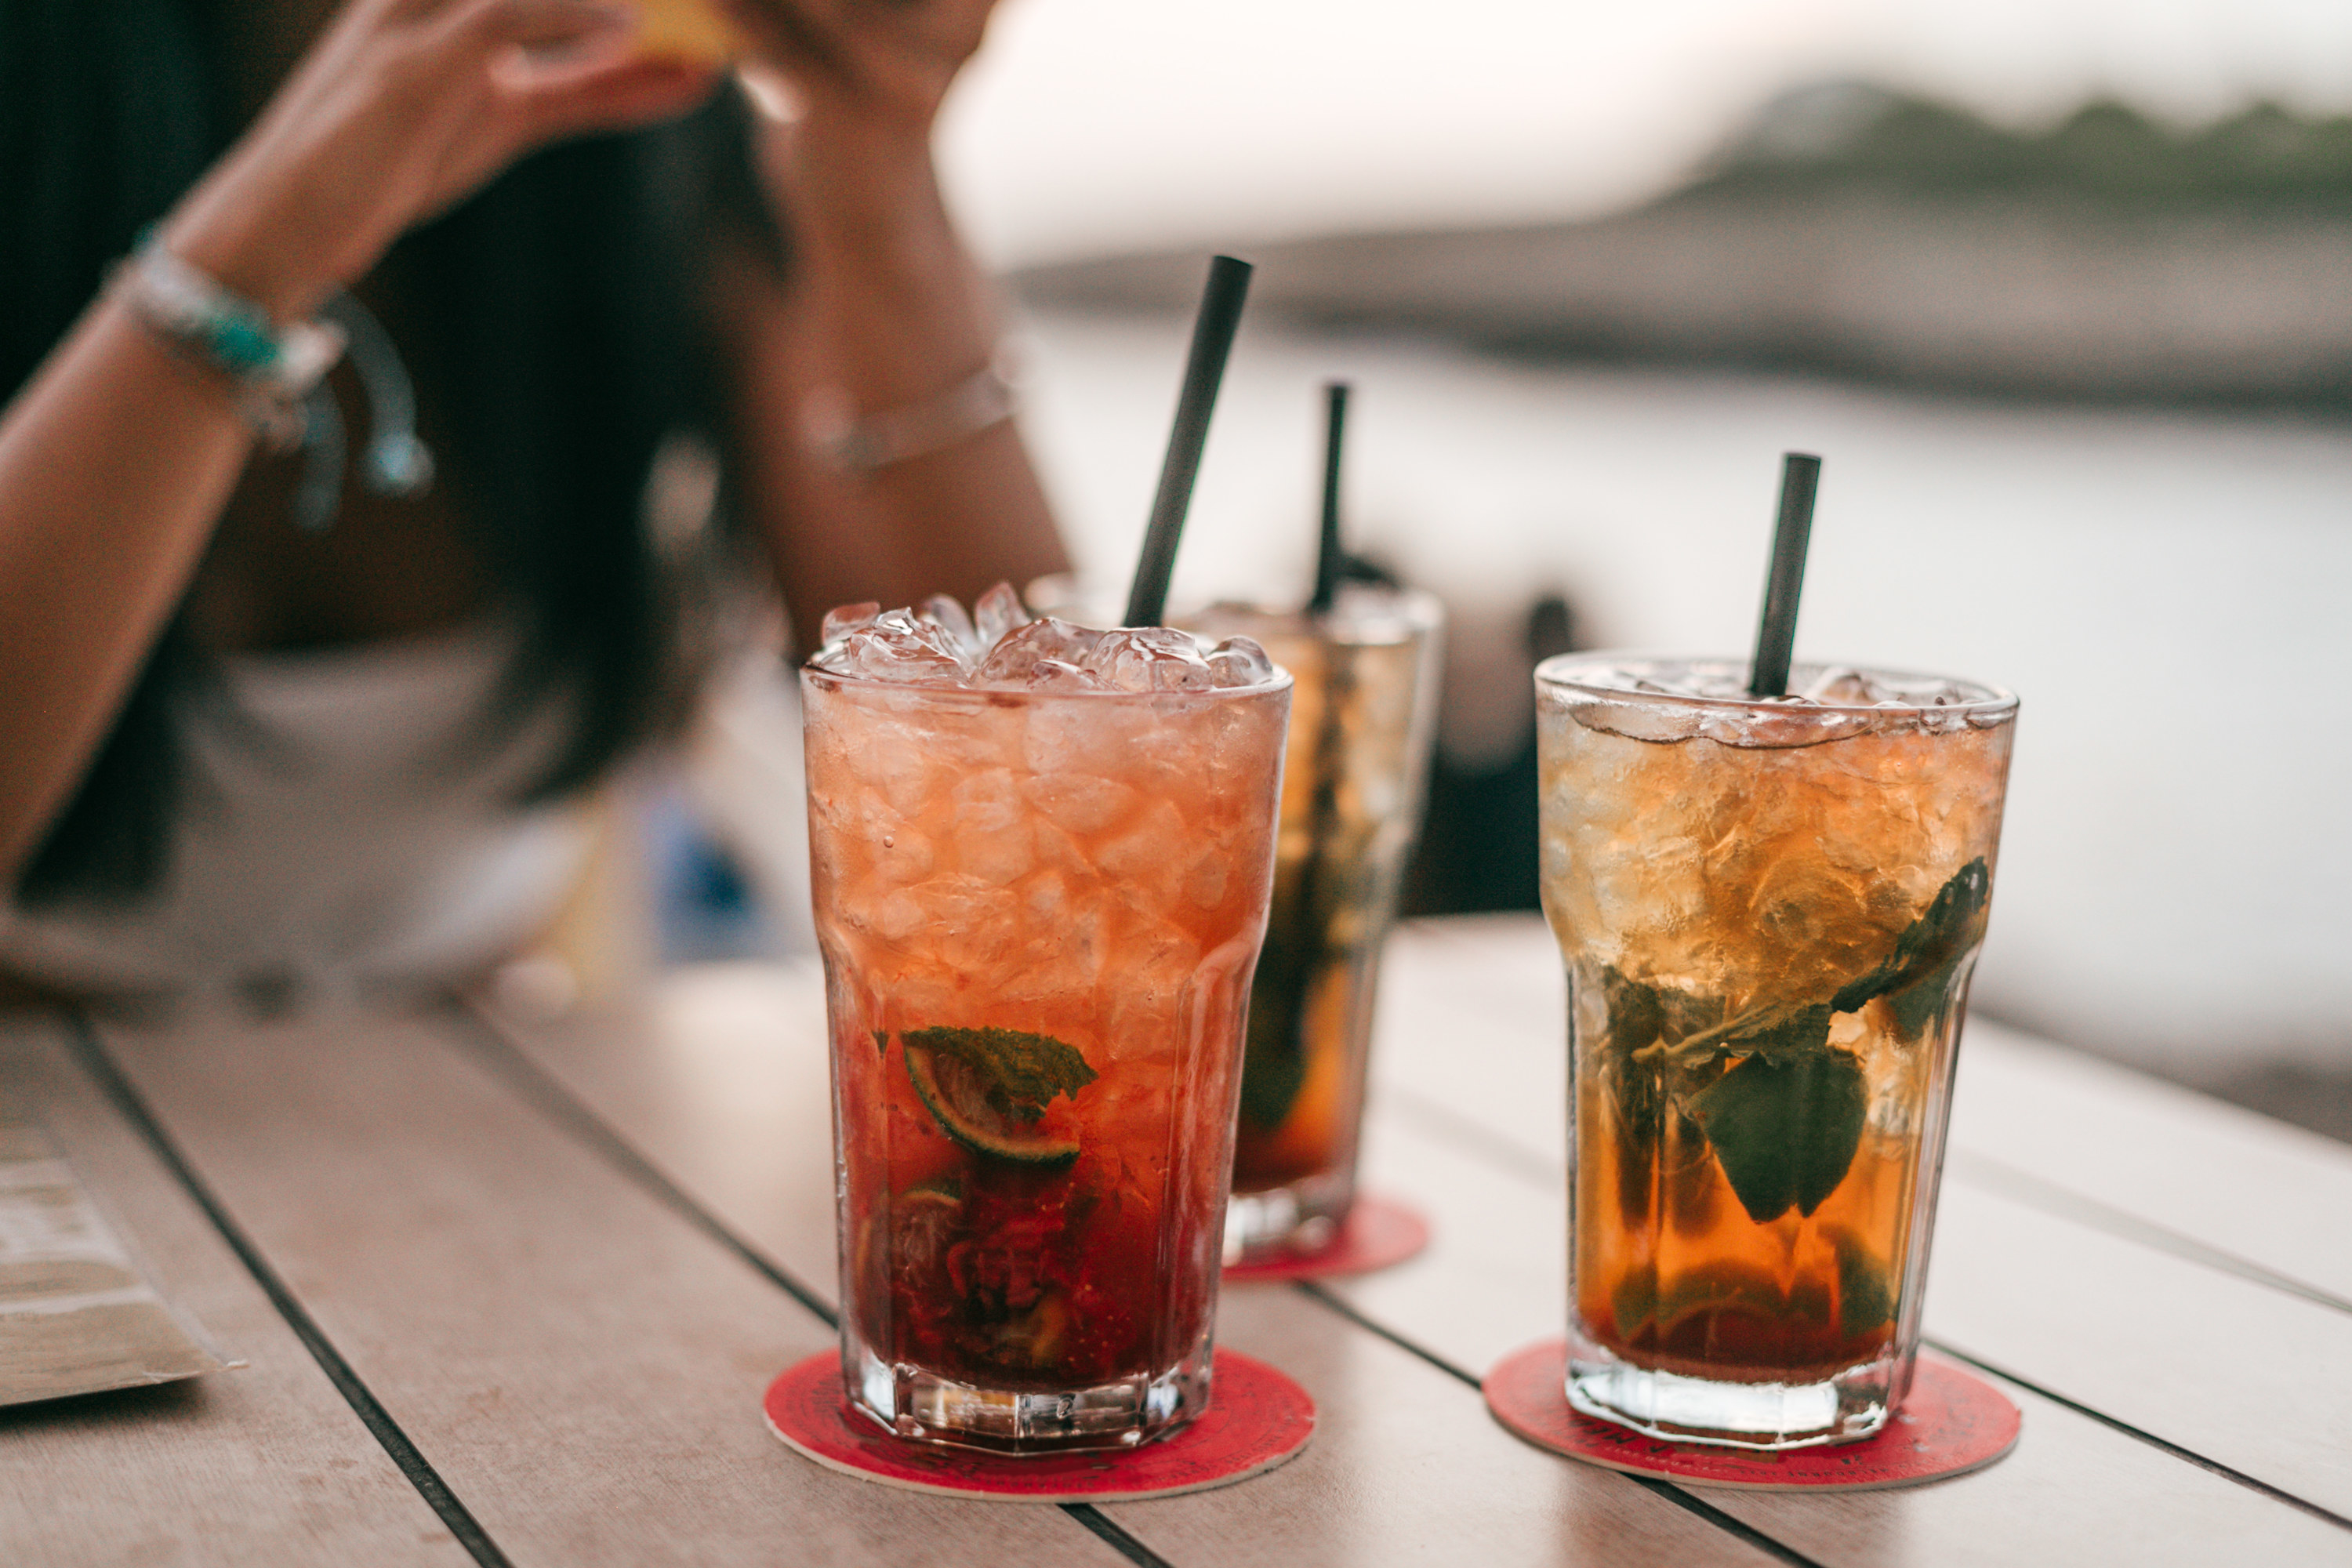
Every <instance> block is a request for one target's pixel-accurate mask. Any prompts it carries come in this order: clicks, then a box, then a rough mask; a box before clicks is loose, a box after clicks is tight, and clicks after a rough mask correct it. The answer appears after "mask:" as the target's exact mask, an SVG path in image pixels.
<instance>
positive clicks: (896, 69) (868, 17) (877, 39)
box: [724, 0, 996, 137]
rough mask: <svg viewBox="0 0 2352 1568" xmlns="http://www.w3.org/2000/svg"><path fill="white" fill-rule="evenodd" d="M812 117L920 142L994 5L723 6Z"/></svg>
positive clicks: (942, 1)
mask: <svg viewBox="0 0 2352 1568" xmlns="http://www.w3.org/2000/svg"><path fill="white" fill-rule="evenodd" d="M724 4H725V5H726V7H727V10H728V12H729V14H730V15H731V16H733V17H734V18H735V21H736V24H737V25H738V26H740V27H741V28H742V30H743V32H744V33H745V35H746V36H747V37H750V38H751V43H752V46H753V47H754V49H755V50H756V51H757V53H758V54H759V55H760V57H761V59H763V60H764V61H765V62H766V63H768V64H769V65H772V66H773V67H774V68H776V69H777V70H779V71H781V72H782V74H783V75H784V77H785V78H786V79H788V80H790V81H791V83H792V84H793V87H794V89H797V90H798V92H799V94H800V96H801V98H802V100H803V105H804V107H805V108H806V110H808V113H809V115H810V118H811V119H813V120H817V121H827V120H833V119H837V118H844V117H847V118H854V119H857V120H861V121H865V122H866V123H868V124H871V125H874V126H877V127H878V128H883V129H892V130H897V131H900V132H908V133H911V134H913V135H917V136H920V137H928V136H929V133H930V128H931V121H933V120H935V119H936V118H937V117H938V115H939V110H940V102H941V101H942V100H944V99H945V98H946V97H947V92H948V89H949V87H950V85H952V84H953V82H954V81H955V77H956V73H957V72H958V71H960V70H961V69H962V68H963V64H964V62H965V61H966V60H968V59H970V58H971V56H972V53H973V51H975V50H977V49H978V48H979V47H980V40H981V36H982V33H983V32H985V31H986V30H987V26H988V18H989V14H990V13H991V12H992V11H993V10H994V9H995V8H996V0H724Z"/></svg>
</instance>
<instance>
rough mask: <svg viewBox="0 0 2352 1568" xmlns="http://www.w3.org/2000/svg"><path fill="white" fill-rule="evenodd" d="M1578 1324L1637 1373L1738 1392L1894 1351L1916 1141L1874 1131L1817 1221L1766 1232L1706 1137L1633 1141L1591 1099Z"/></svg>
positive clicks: (1584, 1136)
mask: <svg viewBox="0 0 2352 1568" xmlns="http://www.w3.org/2000/svg"><path fill="white" fill-rule="evenodd" d="M1578 1110H1579V1118H1578V1129H1577V1131H1578V1142H1579V1163H1578V1171H1577V1177H1578V1180H1577V1195H1578V1202H1577V1211H1578V1212H1577V1215H1576V1226H1575V1235H1574V1237H1573V1238H1572V1246H1573V1247H1574V1249H1575V1257H1576V1261H1577V1268H1576V1285H1577V1289H1576V1315H1577V1328H1578V1330H1579V1331H1580V1332H1581V1333H1582V1334H1584V1335H1585V1336H1586V1337H1587V1338H1589V1339H1590V1340H1591V1342H1592V1343H1593V1344H1595V1345H1596V1346H1598V1347H1600V1348H1601V1349H1603V1350H1605V1351H1607V1352H1610V1353H1611V1354H1612V1355H1615V1356H1617V1357H1619V1358H1621V1359H1622V1360H1624V1361H1626V1362H1629V1363H1633V1365H1635V1366H1638V1367H1643V1368H1648V1369H1652V1370H1654V1371H1660V1372H1667V1373H1676V1374H1679V1375H1682V1376H1686V1377H1699V1378H1709V1379H1715V1380H1718V1381H1722V1382H1730V1383H1781V1384H1803V1383H1812V1382H1817V1381H1821V1380H1823V1379H1827V1378H1830V1377H1832V1376H1833V1375H1835V1374H1836V1373H1840V1372H1843V1371H1845V1370H1846V1369H1848V1368H1851V1367H1854V1366H1858V1365H1861V1364H1863V1363H1867V1362H1871V1361H1874V1360H1876V1359H1878V1358H1880V1357H1883V1356H1885V1355H1887V1354H1889V1353H1891V1352H1892V1351H1893V1349H1894V1348H1895V1309H1896V1305H1897V1303H1896V1300H1895V1290H1896V1288H1897V1287H1898V1286H1899V1284H1900V1282H1901V1281H1902V1279H1903V1276H1904V1264H1905V1260H1906V1243H1907V1241H1908V1239H1909V1238H1908V1236H1907V1231H1908V1229H1909V1224H1910V1214H1911V1209H1912V1206H1913V1205H1912V1201H1911V1200H1912V1195H1913V1184H1914V1182H1915V1180H1916V1172H1917V1167H1918V1157H1919V1149H1918V1143H1917V1141H1916V1138H1902V1137H1890V1136H1886V1135H1883V1134H1877V1133H1865V1134H1864V1138H1863V1140H1862V1142H1861V1145H1860V1147H1859V1148H1857V1149H1856V1151H1855V1152H1854V1158H1853V1165H1852V1166H1851V1167H1850V1168H1849V1169H1848V1170H1847V1172H1846V1174H1845V1178H1844V1180H1843V1181H1842V1182H1840V1183H1839V1184H1838V1185H1837V1186H1836V1187H1835V1188H1834V1189H1833V1190H1832V1192H1831V1193H1830V1194H1829V1196H1828V1198H1827V1199H1826V1200H1825V1201H1824V1202H1823V1203H1822V1205H1820V1206H1819V1207H1818V1208H1816V1209H1815V1210H1814V1211H1813V1213H1812V1214H1811V1215H1801V1214H1800V1213H1799V1212H1798V1211H1797V1210H1795V1209H1793V1208H1792V1209H1790V1210H1789V1211H1788V1212H1787V1213H1785V1214H1783V1215H1780V1216H1778V1217H1777V1218H1775V1219H1772V1220H1770V1221H1767V1222H1764V1223H1759V1222H1757V1221H1756V1220H1754V1219H1751V1218H1750V1217H1749V1216H1748V1213H1747V1211H1746V1210H1745V1209H1743V1208H1742V1207H1741V1205H1740V1202H1739V1198H1738V1194H1736V1193H1734V1192H1733V1191H1732V1188H1731V1185H1730V1184H1729V1182H1728V1181H1727V1179H1726V1178H1725V1176H1724V1173H1723V1170H1722V1168H1721V1166H1720V1165H1719V1164H1718V1163H1717V1161H1716V1159H1715V1157H1714V1155H1713V1153H1712V1152H1710V1151H1709V1150H1708V1149H1707V1148H1706V1143H1705V1142H1704V1140H1703V1138H1699V1137H1698V1136H1697V1135H1696V1129H1693V1128H1689V1127H1688V1126H1687V1125H1685V1126H1682V1127H1679V1128H1678V1127H1677V1126H1676V1125H1675V1123H1676V1121H1678V1119H1676V1118H1674V1117H1668V1118H1667V1119H1666V1122H1667V1125H1666V1127H1665V1128H1664V1130H1663V1131H1662V1134H1661V1136H1660V1137H1659V1138H1657V1139H1656V1140H1654V1141H1653V1142H1651V1143H1650V1144H1649V1146H1648V1148H1647V1149H1646V1150H1645V1149H1643V1148H1641V1147H1638V1146H1628V1144H1627V1142H1626V1141H1625V1140H1624V1137H1623V1130H1622V1127H1620V1126H1619V1125H1618V1123H1617V1121H1616V1119H1615V1117H1614V1115H1613V1114H1612V1110H1613V1108H1612V1107H1611V1106H1609V1105H1608V1104H1607V1102H1606V1098H1605V1096H1604V1095H1603V1094H1601V1092H1599V1091H1598V1090H1597V1089H1594V1088H1593V1087H1592V1086H1591V1084H1590V1083H1587V1084H1586V1085H1583V1086H1580V1094H1579V1106H1578Z"/></svg>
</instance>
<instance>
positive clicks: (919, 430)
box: [809, 354, 1019, 473]
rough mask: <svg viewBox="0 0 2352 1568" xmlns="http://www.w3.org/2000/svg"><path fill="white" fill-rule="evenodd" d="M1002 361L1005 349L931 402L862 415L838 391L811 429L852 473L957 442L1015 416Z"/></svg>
mask: <svg viewBox="0 0 2352 1568" xmlns="http://www.w3.org/2000/svg"><path fill="white" fill-rule="evenodd" d="M1002 362H1003V356H1002V355H1001V354H1000V355H999V356H998V357H997V358H996V359H992V360H991V361H990V362H989V363H987V364H985V365H983V366H982V367H981V368H980V369H979V370H977V371H975V372H973V373H972V374H971V375H968V376H966V377H965V378H964V379H963V380H961V381H960V382H958V383H956V384H955V385H953V386H951V387H950V388H949V389H948V390H947V391H945V392H943V393H941V394H940V395H939V396H937V397H934V398H932V399H930V400H929V402H926V403H916V404H910V405H908V406H906V407H903V408H891V409H886V410H884V411H883V412H882V413H879V414H869V415H867V416H866V417H864V418H863V419H856V418H851V417H848V416H846V414H845V411H844V410H843V409H842V408H841V406H840V405H841V404H842V403H843V402H844V401H845V399H843V398H842V396H841V395H840V394H838V393H835V394H833V395H831V397H830V398H829V399H827V400H826V401H828V402H830V403H831V404H832V405H833V406H832V407H825V406H824V405H822V404H820V405H818V406H817V407H815V408H814V409H812V412H811V415H810V418H809V432H810V435H811V437H813V438H814V441H815V443H816V445H817V447H818V449H819V450H821V451H823V452H824V454H825V455H826V456H827V457H828V458H831V459H832V460H833V462H834V464H835V466H836V467H838V468H846V469H848V470H849V471H851V472H852V473H871V472H872V471H874V470H875V469H877V468H888V467H889V466H890V465H891V464H893V463H903V462H905V461H906V460H907V459H908V458H919V457H922V456H924V455H925V454H927V453H930V452H936V451H940V449H942V448H944V447H952V446H954V445H955V444H956V443H957V442H959V441H961V440H964V439H966V438H967V437H972V436H977V435H979V434H980V433H981V432H982V430H985V429H988V428H989V427H990V426H994V425H1001V424H1003V422H1004V421H1005V420H1007V419H1010V418H1012V417H1013V413H1014V411H1015V409H1016V407H1017V406H1018V404H1019V399H1018V398H1017V397H1016V396H1015V395H1014V394H1013V383H1012V380H1011V378H1010V377H1008V376H1007V375H1006V374H1005V373H1004V371H1003V367H1002Z"/></svg>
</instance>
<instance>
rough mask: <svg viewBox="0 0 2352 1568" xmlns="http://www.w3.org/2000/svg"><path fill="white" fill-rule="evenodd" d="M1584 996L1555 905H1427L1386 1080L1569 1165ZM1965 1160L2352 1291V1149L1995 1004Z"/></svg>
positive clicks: (2036, 1201)
mask: <svg viewBox="0 0 2352 1568" xmlns="http://www.w3.org/2000/svg"><path fill="white" fill-rule="evenodd" d="M1566 999H1567V993H1566V987H1565V984H1564V983H1563V981H1562V980H1561V977H1560V967H1559V952H1558V948H1557V946H1556V945H1555V943H1554V942H1553V941H1552V936H1551V932H1550V930H1549V928H1548V927H1547V926H1545V924H1544V923H1543V921H1542V920H1541V919H1540V918H1539V917H1537V916H1534V915H1492V916H1477V917H1473V918H1470V919H1464V920H1437V921H1411V922H1408V923H1406V924H1405V925H1404V926H1402V927H1401V928H1400V929H1399V930H1398V931H1397V934H1396V937H1395V939H1394V941H1393V942H1391V947H1390V950H1389V952H1388V955H1387V960H1386V965H1385V973H1384V977H1383V989H1382V995H1381V1017H1380V1023H1379V1035H1378V1044H1377V1046H1376V1048H1375V1053H1374V1057H1373V1072H1374V1076H1375V1079H1376V1081H1377V1083H1378V1085H1379V1086H1380V1089H1381V1090H1382V1091H1385V1092H1386V1093H1387V1094H1388V1096H1389V1098H1390V1100H1391V1104H1392V1105H1393V1106H1394V1107H1396V1108H1397V1109H1399V1110H1405V1111H1407V1112H1409V1113H1412V1114H1414V1115H1415V1116H1416V1118H1417V1119H1418V1120H1419V1121H1423V1122H1433V1121H1434V1119H1435V1118H1437V1117H1440V1116H1442V1115H1444V1114H1445V1113H1449V1112H1450V1113H1451V1114H1453V1115H1454V1117H1456V1118H1458V1119H1459V1120H1461V1121H1463V1122H1464V1123H1465V1125H1471V1126H1475V1127H1476V1128H1477V1129H1478V1135H1479V1136H1480V1137H1482V1138H1484V1139H1486V1140H1488V1141H1489V1142H1493V1141H1495V1140H1496V1139H1498V1138H1499V1140H1500V1141H1501V1143H1500V1147H1502V1148H1505V1149H1517V1150H1519V1151H1522V1152H1525V1153H1526V1154H1528V1155H1529V1156H1530V1157H1532V1158H1534V1159H1536V1160H1540V1161H1546V1162H1549V1163H1550V1164H1552V1165H1553V1166H1555V1167H1557V1166H1559V1163H1561V1162H1562V1161H1563V1160H1564V1159H1565V1157H1566V1150H1567V1120H1566V1115H1565V1112H1564V1110H1562V1107H1563V1106H1564V1105H1565V1103H1566V1099H1567V1092H1568V1078H1567V1053H1566V1044H1565V1042H1566V1038H1567V1030H1566V1020H1565V1006H1566ZM1497 1082H1504V1083H1509V1084H1511V1085H1513V1086H1514V1089H1513V1090H1512V1092H1511V1093H1509V1094H1507V1095H1504V1094H1496V1093H1494V1092H1492V1091H1491V1086H1492V1085H1493V1084H1495V1083H1497ZM1947 1179H1948V1180H1949V1181H1951V1182H1954V1183H1958V1184H1968V1185H1970V1186H1973V1187H1977V1188H1979V1189H1981V1190H1984V1191H1987V1192H1992V1193H1997V1194H2000V1195H2003V1196H2006V1197H2009V1198H2011V1199H2014V1200H2017V1201H2021V1202H2026V1203H2029V1204H2032V1205H2036V1206H2039V1207H2042V1208H2044V1209H2047V1210H2050V1211H2051V1212H2053V1213H2058V1214H2061V1215H2066V1216H2069V1217H2073V1218H2076V1219H2079V1220H2081V1221H2082V1222H2084V1223H2085V1224H2089V1225H2093V1226H2099V1227H2104V1228H2107V1229H2111V1230H2116V1231H2118V1232H2122V1233H2126V1234H2131V1235H2134V1236H2136V1237H2138V1238H2139V1239H2141V1240H2144V1241H2147V1242H2150V1243H2151V1244H2154V1245H2159V1246H2173V1247H2176V1248H2177V1249H2179V1250H2181V1251H2183V1252H2185V1253H2189V1254H2192V1255H2203V1256H2206V1257H2207V1258H2208V1260H2209V1261H2214V1262H2217V1263H2221V1264H2224V1265H2227V1264H2230V1263H2232V1262H2236V1263H2238V1264H2240V1265H2241V1266H2242V1267H2243V1268H2245V1270H2246V1271H2247V1272H2250V1273H2260V1272H2263V1271H2269V1272H2270V1273H2273V1274H2274V1275H2276V1276H2278V1277H2280V1278H2281V1279H2283V1280H2284V1281H2287V1282H2292V1283H2300V1284H2301V1285H2303V1286H2305V1288H2306V1289H2309V1290H2311V1291H2312V1292H2314V1293H2315V1294H2318V1295H2322V1296H2330V1297H2333V1298H2334V1299H2336V1300H2338V1301H2341V1302H2344V1303H2347V1304H2352V1247H2345V1246H2344V1245H2343V1244H2342V1237H2345V1236H2346V1235H2347V1234H2352V1150H2347V1149H2346V1148H2345V1147H2344V1146H2343V1145H2341V1144H2339V1143H2336V1142H2334V1141H2333V1140H2330V1139H2326V1138H2321V1137H2319V1136H2317V1135H2316V1134H2314V1133H2310V1132H2306V1131H2303V1130H2301V1129H2300V1128H2295V1127H2290V1126H2288V1125H2286V1124H2285V1123H2284V1122H2281V1121H2273V1120H2272V1119H2270V1118H2268V1117H2263V1116H2257V1115H2255V1114H2253V1113H2252V1112H2251V1111H2246V1110H2240V1109H2238V1108H2237V1107H2235V1106H2231V1105H2227V1104H2225V1103H2223V1102H2221V1101H2220V1100H2214V1099H2212V1098H2210V1096H2206V1095H2201V1094H2196V1093H2193V1092H2191V1091H2189V1090H2187V1089H2179V1088H2176V1087H2174V1086H2173V1085H2170V1084H2167V1083H2164V1082H2161V1081H2159V1080H2158V1079H2151V1078H2148V1077H2147V1076H2145V1075H2144V1074H2140V1073H2135V1072H2132V1071H2129V1070H2127V1069H2126V1068H2119V1067H2116V1066H2115V1065H2113V1064H2111V1063H2107V1062H2102V1061H2099V1060H2096V1059H2095V1058H2090V1057H2086V1056H2084V1055H2083V1054H2081V1053H2079V1052H2075V1051H2069V1050H2066V1049H2064V1048H2063V1047H2056V1046H2052V1045H2050V1044H2048V1043H2046V1042H2042V1041H2037V1040H2034V1039H2032V1037H2028V1036H2025V1035H2021V1034H2019V1033H2018V1032H2016V1031H2014V1030H2011V1029H2006V1028H2003V1027H2001V1026H1999V1025H1997V1024H1992V1023H1990V1022H1987V1021H1985V1020H1982V1019H1976V1020H1971V1022H1970V1023H1969V1028H1968V1033H1967V1037H1966V1038H1965V1040H1964V1041H1963V1045H1962V1048H1961V1052H1960V1073H1959V1081H1958V1089H1957V1092H1956V1098H1955V1102H1954V1110H1953V1121H1952V1142H1951V1161H1950V1163H1949V1166H1948V1172H1947ZM2101 1210H2105V1211H2107V1212H2105V1213H2101V1212H2100V1211H2101Z"/></svg>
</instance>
